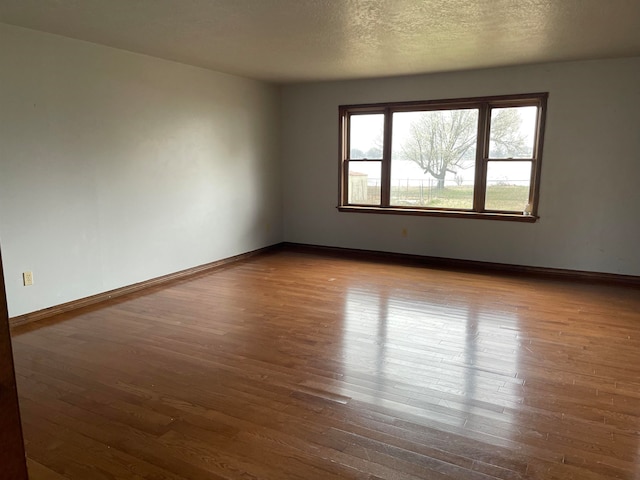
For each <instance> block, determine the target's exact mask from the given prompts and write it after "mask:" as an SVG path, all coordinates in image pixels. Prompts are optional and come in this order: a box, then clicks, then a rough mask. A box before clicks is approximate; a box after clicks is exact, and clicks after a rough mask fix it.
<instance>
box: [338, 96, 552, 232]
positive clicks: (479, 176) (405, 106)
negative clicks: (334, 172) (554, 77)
mask: <svg viewBox="0 0 640 480" xmlns="http://www.w3.org/2000/svg"><path fill="white" fill-rule="evenodd" d="M548 96H549V94H548V92H538V93H526V94H516V95H499V96H489V97H469V98H455V99H444V100H425V101H410V102H388V103H369V104H359V105H340V106H339V108H338V114H339V117H338V120H339V183H338V185H339V189H338V190H339V192H338V206H337V209H338V210H339V211H340V212H360V213H386V214H400V215H420V216H438V217H454V218H476V219H490V220H510V221H520V222H528V223H533V222H535V221H536V220H537V219H538V218H539V216H538V204H539V199H540V173H541V167H542V150H543V146H544V131H545V119H546V110H547V99H548ZM524 106H535V107H537V109H538V110H537V118H536V127H535V133H536V136H535V138H534V145H533V153H532V157H531V158H490V157H489V137H490V134H491V110H492V109H494V108H507V107H524ZM462 108H473V109H477V110H478V133H477V137H476V139H477V140H476V141H477V144H476V160H475V161H476V164H475V167H474V168H475V170H476V171H475V180H474V182H475V183H474V195H473V207H472V208H471V209H447V208H428V207H421V208H416V207H413V206H406V207H405V206H395V205H394V206H392V205H391V204H390V202H391V149H392V145H391V138H392V117H393V115H392V114H393V113H396V112H403V111H416V110H425V111H433V110H453V109H462ZM353 114H356V115H358V114H384V131H383V154H382V158H381V159H351V158H349V153H350V151H349V140H350V121H348V120H349V118H350V116H351V115H353ZM357 161H380V162H381V191H380V199H381V200H380V205H363V204H350V203H349V202H348V198H349V164H350V163H351V162H357ZM496 161H503V162H508V161H514V162H516V161H526V162H531V183H530V187H529V204H530V205H531V213H530V214H529V215H527V214H525V213H524V212H522V213H518V212H512V211H500V210H490V209H486V208H485V198H486V189H487V171H488V168H489V164H490V162H496Z"/></svg>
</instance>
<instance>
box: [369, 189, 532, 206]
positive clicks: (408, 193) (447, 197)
mask: <svg viewBox="0 0 640 480" xmlns="http://www.w3.org/2000/svg"><path fill="white" fill-rule="evenodd" d="M371 193H373V192H371ZM376 193H378V192H376ZM370 198H371V196H370ZM528 198H529V187H528V186H520V185H492V186H490V187H488V188H487V196H486V206H485V208H486V209H488V210H507V211H514V212H522V210H523V209H524V207H525V204H526V203H527V201H528ZM391 203H392V205H398V206H403V207H404V206H415V207H433V208H459V209H471V208H472V207H473V187H471V186H462V187H445V188H443V189H437V188H420V187H408V188H404V187H403V188H398V187H392V189H391Z"/></svg>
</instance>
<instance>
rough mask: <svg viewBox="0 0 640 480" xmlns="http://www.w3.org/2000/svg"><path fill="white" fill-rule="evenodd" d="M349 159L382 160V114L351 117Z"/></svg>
mask: <svg viewBox="0 0 640 480" xmlns="http://www.w3.org/2000/svg"><path fill="white" fill-rule="evenodd" d="M349 118H350V122H351V136H350V138H349V148H350V152H349V158H369V159H376V160H379V159H381V158H382V141H383V135H384V114H382V113H376V114H373V115H351V117H349Z"/></svg>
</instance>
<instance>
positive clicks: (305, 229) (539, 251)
mask: <svg viewBox="0 0 640 480" xmlns="http://www.w3.org/2000/svg"><path fill="white" fill-rule="evenodd" d="M639 79H640V58H631V59H620V60H609V61H592V62H575V63H562V64H549V65H539V66H526V67H515V68H502V69H491V70H481V71H471V72H459V73H449V74H439V75H423V76H414V77H404V78H391V79H375V80H362V81H345V82H330V83H329V82H325V83H318V84H300V85H292V86H288V87H285V88H284V89H283V103H282V106H283V107H282V118H283V131H282V133H283V135H282V139H283V144H282V146H283V161H284V185H285V188H284V228H285V234H284V236H285V239H286V240H287V241H291V242H301V243H309V244H318V245H328V246H338V247H349V248H361V249H372V250H382V251H389V252H402V253H410V254H419V255H434V256H441V257H450V258H457V259H469V260H480V261H488V262H499V263H510V264H518V265H529V266H542V267H555V268H567V269H573V270H589V271H596V272H610V273H619V274H630V275H640V254H639V253H638V247H639V246H640V213H639V209H640V81H639ZM542 91H548V92H549V104H548V115H547V129H546V140H545V145H544V158H543V163H542V178H541V180H542V181H541V192H540V195H541V196H540V208H539V215H540V217H541V218H540V220H539V221H538V222H537V223H535V224H527V223H514V222H501V221H488V220H477V219H473V220H472V219H456V218H434V217H409V216H392V215H375V214H357V213H346V212H345V213H339V212H337V211H336V209H335V207H336V204H337V201H338V126H337V118H338V105H341V104H357V103H370V102H390V101H404V100H429V99H444V98H456V97H469V96H484V95H504V94H512V93H531V92H542ZM403 228H406V229H407V230H408V236H407V238H403V237H402V235H401V232H402V229H403Z"/></svg>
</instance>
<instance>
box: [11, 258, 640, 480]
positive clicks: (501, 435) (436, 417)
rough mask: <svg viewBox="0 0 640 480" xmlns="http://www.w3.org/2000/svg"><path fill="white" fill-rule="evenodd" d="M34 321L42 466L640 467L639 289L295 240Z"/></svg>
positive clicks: (36, 438) (28, 337)
mask: <svg viewBox="0 0 640 480" xmlns="http://www.w3.org/2000/svg"><path fill="white" fill-rule="evenodd" d="M13 342H14V354H15V364H16V373H17V377H18V391H19V396H20V402H21V410H22V417H23V424H24V434H25V442H26V449H27V455H28V459H29V470H30V474H31V480H50V479H52V480H61V479H74V480H93V479H96V480H98V479H99V480H105V479H154V480H159V479H170V480H179V479H189V480H197V479H207V480H210V479H220V478H231V479H289V478H296V479H306V480H309V479H339V478H340V479H444V478H454V479H490V478H499V479H520V478H522V479H563V480H566V479H580V480H589V479H611V478H622V479H638V478H640V454H639V452H640V442H639V440H640V434H639V432H640V291H639V290H638V289H637V288H630V287H629V288H627V287H622V286H608V285H603V284H587V283H574V284H572V283H569V282H567V281H562V280H542V279H535V278H527V277H521V276H520V277H519V276H499V275H490V274H487V273H474V272H464V271H447V270H438V269H429V268H426V267H418V266H410V265H401V264H396V265H392V264H385V263H383V262H372V261H365V260H362V259H359V260H353V259H347V258H339V257H337V256H322V255H314V254H309V253H300V252H292V251H283V252H277V253H272V254H267V255H263V256H259V257H255V258H253V259H251V260H249V261H246V262H242V263H239V264H234V265H232V266H229V267H225V268H222V269H220V270H217V271H215V272H213V273H209V274H203V275H200V276H197V277H195V278H192V279H189V280H183V281H180V282H176V283H174V284H171V285H170V286H168V287H166V288H156V289H153V290H149V291H146V292H144V293H141V294H135V295H131V296H128V297H122V298H121V299H118V300H115V301H112V302H110V303H107V304H104V305H101V306H94V307H89V308H85V309H83V310H79V311H76V312H74V313H68V314H64V315H60V316H59V317H56V318H54V319H52V320H50V321H43V322H39V323H37V324H32V325H27V326H23V327H19V328H17V329H16V330H15V331H14V339H13Z"/></svg>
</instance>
